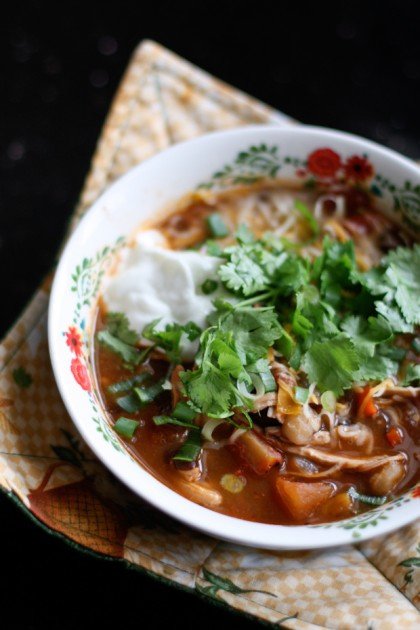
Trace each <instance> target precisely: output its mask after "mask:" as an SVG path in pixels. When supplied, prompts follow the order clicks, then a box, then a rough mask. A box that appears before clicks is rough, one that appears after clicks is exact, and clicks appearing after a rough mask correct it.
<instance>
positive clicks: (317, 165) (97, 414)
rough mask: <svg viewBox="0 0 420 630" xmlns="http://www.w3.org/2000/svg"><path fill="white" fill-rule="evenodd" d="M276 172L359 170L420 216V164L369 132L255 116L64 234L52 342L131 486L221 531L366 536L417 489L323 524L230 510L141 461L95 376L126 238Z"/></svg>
mask: <svg viewBox="0 0 420 630" xmlns="http://www.w3.org/2000/svg"><path fill="white" fill-rule="evenodd" d="M226 166H227V168H226ZM215 174H216V175H215ZM276 176H281V177H291V178H298V179H301V180H305V179H306V180H311V179H315V180H317V179H318V180H319V179H324V180H328V179H330V180H331V179H334V178H336V179H337V178H341V179H342V180H345V179H347V180H349V179H350V180H353V181H357V182H358V183H359V185H361V186H364V187H369V188H370V189H371V190H372V191H373V192H374V193H375V194H376V195H377V199H378V204H379V205H380V206H381V207H382V208H383V209H384V211H387V212H391V213H393V214H394V215H395V216H396V217H397V218H398V219H399V220H401V221H410V222H411V223H412V224H417V225H419V224H420V169H419V168H418V167H417V166H416V164H415V163H414V162H411V161H410V160H408V159H406V158H404V157H402V156H400V155H398V154H397V153H395V152H393V151H390V150H388V149H385V148H383V147H381V146H379V145H377V144H374V143H372V142H368V141H367V140H364V139H362V138H358V137H355V136H352V135H349V134H345V133H340V132H337V131H331V130H327V129H320V128H312V127H305V126H299V127H274V126H270V127H268V126H254V127H244V128H239V129H235V130H232V131H224V132H217V133H213V134H209V135H207V136H202V137H200V138H197V139H194V140H191V141H189V142H185V143H182V144H179V145H177V146H174V147H172V148H170V149H168V150H166V151H163V152H162V153H160V154H158V155H157V156H155V157H153V158H152V159H150V160H148V161H146V162H144V163H143V164H140V165H139V166H137V167H135V168H134V169H132V170H131V171H130V172H129V173H127V174H126V175H125V176H123V177H122V178H121V179H119V180H118V181H117V182H116V183H115V184H113V185H112V186H111V187H110V188H109V189H108V190H107V191H106V192H105V193H104V194H103V195H102V196H101V197H100V198H99V199H98V201H97V202H96V203H95V204H94V205H93V206H92V208H91V209H90V210H89V212H88V213H87V215H86V216H85V217H84V218H83V220H82V221H81V222H80V225H79V226H78V228H77V229H76V231H75V232H74V234H73V236H72V237H71V239H70V240H69V242H68V244H67V246H66V248H65V250H64V252H63V254H62V256H61V260H60V263H59V266H58V269H57V272H56V275H55V280H54V284H53V287H52V293H51V301H50V310H49V345H50V353H51V360H52V365H53V369H54V374H55V378H56V380H57V384H58V387H59V390H60V393H61V396H62V398H63V400H64V403H65V405H66V407H67V409H68V411H69V413H70V415H71V417H72V418H73V421H74V423H75V425H76V427H77V429H78V430H79V432H80V433H81V435H82V437H83V438H84V440H85V441H86V442H87V444H88V445H89V446H90V447H91V449H92V450H93V451H94V453H95V454H96V455H97V456H98V457H99V459H101V460H102V461H103V463H104V464H105V465H106V466H107V467H108V468H109V469H110V470H111V471H112V472H113V473H114V474H115V475H116V476H117V477H118V478H119V479H120V480H121V481H122V482H123V483H125V484H126V485H127V486H128V487H129V488H130V489H131V490H132V491H134V492H135V493H136V494H138V495H139V496H141V497H142V498H143V499H145V500H147V501H149V502H150V503H152V504H153V505H154V506H156V507H157V508H159V509H161V510H163V511H165V512H166V513H167V514H169V515H171V516H173V517H174V518H176V519H178V520H180V521H182V522H184V523H185V524H187V525H189V526H191V527H194V528H197V529H199V530H201V531H203V532H206V533H208V534H210V535H213V536H216V537H218V538H222V539H225V540H229V541H233V542H236V543H242V544H246V545H253V546H256V547H264V548H270V549H309V548H314V547H326V546H333V545H339V544H343V543H350V542H356V541H361V540H364V539H367V538H370V537H372V536H375V535H378V534H385V533H387V532H390V531H392V530H394V529H396V528H398V527H401V526H402V525H405V524H406V523H409V522H411V521H413V520H414V519H415V518H416V517H418V516H419V515H420V496H419V495H420V488H417V490H412V491H410V492H408V493H406V495H405V496H403V497H400V498H398V499H396V500H394V501H392V502H390V503H388V504H387V505H384V506H382V507H378V508H375V509H373V510H371V511H370V512H367V513H365V514H362V515H360V516H356V517H354V518H351V519H347V520H345V521H340V522H336V523H332V524H327V525H320V526H313V525H307V526H296V527H295V526H279V525H266V524H261V523H252V522H249V521H244V520H240V519H237V518H233V517H230V516H225V515H223V514H219V513H217V512H213V511H211V510H208V509H206V508H204V507H201V506H199V505H197V504H195V503H192V502H191V501H189V500H187V499H185V498H184V497H182V496H180V495H179V494H177V493H176V492H174V491H172V490H170V489H169V488H168V487H166V486H165V485H163V484H162V483H161V482H160V481H158V480H157V479H155V478H154V477H153V476H152V475H151V474H150V473H149V472H147V471H146V470H145V469H144V468H142V466H141V465H139V464H138V463H137V462H136V461H134V460H133V459H132V458H131V456H130V455H129V453H128V452H127V451H126V450H125V448H124V446H123V444H122V442H121V441H120V440H119V438H118V436H117V435H116V434H115V433H114V432H113V430H112V429H111V428H110V426H109V425H108V422H107V420H106V416H105V414H104V413H103V412H102V410H101V405H100V402H99V400H98V397H97V392H96V391H95V387H94V385H92V384H93V383H94V379H93V373H92V357H91V352H90V344H91V339H90V336H91V331H92V326H93V321H92V320H93V317H92V316H93V314H94V312H95V304H96V299H97V297H98V295H99V294H100V292H101V283H102V280H103V278H104V277H105V274H106V273H107V270H109V269H110V267H111V266H112V263H113V258H114V254H115V252H117V251H118V250H119V248H120V247H123V246H124V245H123V241H124V239H125V238H126V237H128V236H129V235H130V234H131V232H132V231H133V230H134V229H136V228H138V227H139V225H140V224H141V223H142V222H143V221H145V220H146V219H150V217H153V215H154V214H155V213H156V212H157V211H159V210H161V209H162V208H163V207H165V206H166V205H167V204H168V203H170V202H172V201H175V200H177V199H178V198H179V197H182V196H183V195H184V194H186V193H188V192H190V191H192V190H194V189H196V188H197V187H198V186H200V185H203V184H204V185H205V186H206V187H208V188H217V187H220V188H224V187H227V186H231V185H234V184H235V183H237V182H243V181H255V180H256V179H259V178H261V177H266V178H273V177H276ZM402 207H404V208H405V214H404V215H403V214H402V212H401V208H402ZM72 327H73V328H74V329H75V330H74V331H73V332H75V333H76V334H80V335H81V337H82V339H83V348H82V351H81V352H79V353H76V352H75V351H74V349H73V351H72V349H71V348H70V347H69V345H68V344H67V343H66V342H67V335H66V332H67V333H68V332H69V329H70V328H72ZM70 332H71V331H70Z"/></svg>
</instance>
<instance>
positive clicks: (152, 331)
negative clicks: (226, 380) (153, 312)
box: [142, 319, 201, 363]
mask: <svg viewBox="0 0 420 630" xmlns="http://www.w3.org/2000/svg"><path fill="white" fill-rule="evenodd" d="M159 322H160V319H155V320H154V321H152V322H151V323H150V324H148V325H147V326H145V327H144V329H143V332H142V336H143V337H144V338H145V339H148V340H149V341H152V342H153V343H155V344H156V345H157V346H159V348H162V350H164V352H165V353H166V354H167V355H168V357H169V359H170V360H171V361H172V362H173V363H178V362H179V360H180V354H181V347H180V344H181V340H182V336H183V335H186V336H187V338H188V339H189V340H190V341H194V340H195V339H197V338H198V337H199V336H200V334H201V329H200V328H199V327H198V326H197V324H195V323H194V322H188V323H187V324H185V325H183V326H181V324H166V326H165V328H163V329H162V330H158V329H157V326H158V324H159Z"/></svg>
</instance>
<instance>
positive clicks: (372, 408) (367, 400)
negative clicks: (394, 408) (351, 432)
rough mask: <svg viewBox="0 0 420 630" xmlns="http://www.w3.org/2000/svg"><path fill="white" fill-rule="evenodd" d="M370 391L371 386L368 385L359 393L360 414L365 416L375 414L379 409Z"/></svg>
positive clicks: (368, 416)
mask: <svg viewBox="0 0 420 630" xmlns="http://www.w3.org/2000/svg"><path fill="white" fill-rule="evenodd" d="M370 391H371V388H370V387H369V386H367V387H365V388H364V389H363V391H361V392H360V394H357V404H358V415H359V416H364V417H365V418H370V417H372V416H374V415H375V414H376V413H377V411H378V408H377V406H376V405H375V403H374V402H373V397H372V394H371V393H370Z"/></svg>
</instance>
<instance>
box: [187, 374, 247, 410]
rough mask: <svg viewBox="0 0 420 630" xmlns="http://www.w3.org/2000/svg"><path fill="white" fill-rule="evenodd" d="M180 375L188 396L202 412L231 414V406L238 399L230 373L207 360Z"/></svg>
mask: <svg viewBox="0 0 420 630" xmlns="http://www.w3.org/2000/svg"><path fill="white" fill-rule="evenodd" d="M180 377H181V380H182V382H183V384H184V386H185V389H186V392H187V394H188V397H189V398H190V400H191V401H192V403H193V404H194V406H195V407H196V408H197V409H198V410H199V411H200V412H202V413H204V414H206V415H208V416H211V417H214V418H226V417H228V416H230V415H231V413H230V408H231V407H232V406H234V405H235V404H236V402H237V399H236V396H235V395H234V392H233V391H232V383H231V380H230V378H229V375H228V374H225V373H224V372H223V371H222V370H219V369H217V368H215V367H214V366H213V365H212V364H211V363H207V362H206V363H204V364H203V365H202V367H201V368H200V369H198V370H188V371H187V372H181V374H180Z"/></svg>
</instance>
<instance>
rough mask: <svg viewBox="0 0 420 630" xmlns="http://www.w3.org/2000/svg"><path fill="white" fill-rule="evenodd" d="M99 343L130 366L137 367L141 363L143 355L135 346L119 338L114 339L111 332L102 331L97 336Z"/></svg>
mask: <svg viewBox="0 0 420 630" xmlns="http://www.w3.org/2000/svg"><path fill="white" fill-rule="evenodd" d="M97 339H98V341H99V343H101V344H102V345H103V346H105V347H106V348H108V350H111V352H114V353H115V354H117V355H118V356H119V357H121V359H122V360H123V361H124V362H125V363H127V364H128V365H137V364H138V363H140V361H141V356H142V355H141V353H140V352H139V351H138V349H137V348H136V347H135V346H131V345H129V344H128V343H125V342H124V341H121V339H118V337H114V335H112V334H111V333H110V332H109V330H101V331H100V332H98V334H97Z"/></svg>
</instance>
